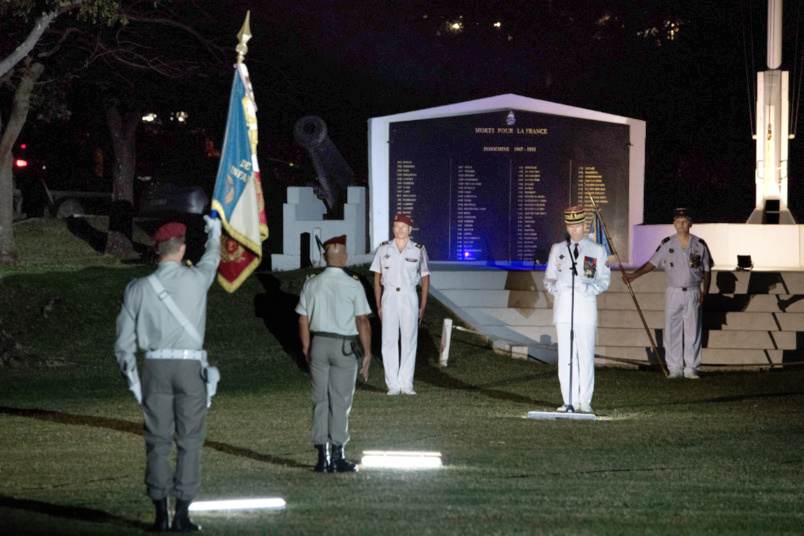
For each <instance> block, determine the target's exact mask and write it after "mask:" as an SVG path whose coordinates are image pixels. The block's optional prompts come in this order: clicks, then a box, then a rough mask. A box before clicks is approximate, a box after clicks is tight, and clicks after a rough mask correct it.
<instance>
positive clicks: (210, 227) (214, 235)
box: [204, 216, 223, 240]
mask: <svg viewBox="0 0 804 536" xmlns="http://www.w3.org/2000/svg"><path fill="white" fill-rule="evenodd" d="M204 221H205V222H207V224H206V225H205V226H204V231H206V233H207V234H208V235H209V237H210V238H211V239H213V240H220V239H221V233H222V228H223V224H222V223H221V220H220V218H212V217H210V216H204Z"/></svg>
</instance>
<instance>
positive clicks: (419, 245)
mask: <svg viewBox="0 0 804 536" xmlns="http://www.w3.org/2000/svg"><path fill="white" fill-rule="evenodd" d="M416 247H417V248H419V249H424V244H416Z"/></svg>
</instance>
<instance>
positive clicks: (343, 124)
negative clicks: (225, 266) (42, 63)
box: [24, 0, 804, 251]
mask: <svg viewBox="0 0 804 536" xmlns="http://www.w3.org/2000/svg"><path fill="white" fill-rule="evenodd" d="M209 5H210V9H212V10H216V11H217V14H216V16H217V19H216V20H217V21H218V24H217V27H216V28H215V31H216V32H218V33H219V35H218V37H219V38H220V40H221V42H223V43H230V46H231V57H232V62H234V58H235V53H234V46H235V44H236V43H237V38H236V35H237V32H238V31H239V29H240V27H241V25H242V23H243V19H244V16H245V12H246V10H247V9H250V10H251V30H252V34H253V38H252V39H251V41H249V43H248V47H249V51H248V54H247V56H246V63H247V65H248V67H249V70H250V72H251V78H252V82H253V84H254V89H255V93H256V99H257V104H258V106H259V110H258V120H259V128H260V146H259V155H260V164H261V167H262V176H263V183H264V189H265V193H266V207H267V209H268V211H269V220H270V223H271V225H272V231H271V238H270V239H269V243H268V244H267V247H269V248H270V249H271V250H272V251H276V250H277V248H276V244H277V243H276V240H277V238H278V236H277V235H278V233H277V232H276V224H277V222H279V221H281V205H282V203H283V202H284V199H285V189H286V187H287V186H289V185H306V184H309V183H311V182H313V181H314V180H315V173H314V172H313V170H312V166H311V165H310V162H309V158H308V157H307V156H306V154H305V152H304V150H303V149H302V148H301V147H299V146H298V145H297V144H296V143H295V142H294V141H293V135H292V128H293V124H294V123H295V122H296V121H297V120H298V119H299V118H301V117H303V116H305V115H309V114H315V115H319V116H320V117H322V118H323V119H324V120H325V121H326V123H327V125H328V131H329V136H330V138H331V139H332V140H333V142H334V143H335V145H336V146H337V147H338V148H339V150H340V152H341V153H342V155H343V156H344V158H345V159H346V161H347V162H348V163H349V165H350V166H351V167H352V169H353V170H354V172H355V175H356V180H357V182H358V183H360V184H366V185H367V184H368V176H367V175H368V171H367V163H368V158H367V121H368V119H369V118H371V117H376V116H384V115H390V114H395V113H401V112H405V111H409V110H415V109H421V108H427V107H433V106H440V105H445V104H449V103H453V102H461V101H466V100H471V99H477V98H483V97H489V96H493V95H499V94H504V93H514V94H518V95H523V96H526V97H531V98H537V99H542V100H547V101H552V102H557V103H562V104H567V105H572V106H578V107H582V108H588V109H593V110H599V111H602V112H606V113H610V114H616V115H621V116H626V117H633V118H636V119H641V120H644V121H646V123H647V147H646V152H647V154H646V171H645V199H644V206H645V214H644V221H645V223H648V224H655V223H667V222H669V221H671V218H672V209H673V208H674V207H676V206H686V207H688V208H690V209H691V211H692V212H693V215H694V216H695V219H696V221H698V222H733V223H743V222H745V221H746V220H747V218H748V216H749V214H750V213H751V210H752V208H753V204H754V195H755V187H754V154H755V148H754V140H753V139H752V133H753V129H754V125H753V122H754V115H755V113H754V109H753V108H754V99H755V86H756V82H755V80H756V71H759V70H763V69H765V68H766V66H765V27H766V10H767V7H766V3H765V2H762V1H757V0H726V1H722V2H720V1H718V2H714V1H712V2H710V1H698V0H695V1H693V0H673V1H662V0H646V1H641V2H633V1H627V0H597V1H594V0H587V1H582V0H578V1H557V0H531V1H494V0H489V1H473V2H456V1H448V2H416V1H404V0H396V1H389V0H379V1H351V0H342V1H334V0H331V1H323V0H313V1H298V0H296V1H291V0H271V1H244V0H225V1H220V2H215V3H210V4H209ZM800 10H801V3H800V2H791V1H788V2H785V4H784V27H783V38H784V43H783V44H784V51H783V63H782V67H781V68H782V69H784V70H788V71H790V73H791V79H790V88H791V95H790V101H791V105H790V109H791V116H792V117H791V123H790V125H791V129H792V130H793V131H794V132H795V130H796V129H797V126H798V110H799V108H800V92H801V85H802V84H801V73H802V48H804V40H802V39H799V36H798V32H799V30H800V26H801V24H800V20H801V19H800ZM495 23H499V26H495V25H494V24H495ZM454 24H460V25H461V27H460V30H459V31H455V30H453V29H451V28H452V25H454ZM221 36H222V37H221ZM226 36H231V41H228V40H227V39H226ZM230 84H231V71H229V74H227V75H226V76H217V77H211V78H210V79H208V80H207V81H205V82H204V83H203V88H199V92H201V93H203V94H204V95H206V96H208V97H207V98H206V100H204V101H203V102H202V106H200V107H198V106H197V107H196V108H197V109H196V110H195V112H194V115H193V116H191V118H192V119H191V121H190V123H192V124H193V127H192V128H193V129H194V135H192V136H187V137H184V138H182V137H180V136H176V135H174V134H172V133H170V132H167V133H165V132H150V133H147V135H142V136H141V142H140V145H141V147H138V151H139V153H138V154H139V156H140V157H141V161H142V163H143V166H146V165H147V164H148V163H149V162H150V163H153V162H158V163H160V164H161V163H162V162H164V161H170V163H171V165H172V167H171V168H170V169H179V170H181V169H192V170H193V171H192V173H191V174H185V175H186V176H185V177H180V176H179V175H181V172H177V173H169V175H170V176H171V178H172V179H175V180H177V181H179V182H180V181H185V182H193V181H199V182H201V183H203V184H205V185H206V184H208V183H210V182H211V179H213V178H214V168H215V166H214V165H212V166H210V165H207V164H206V163H204V162H200V163H199V162H198V160H199V158H197V157H196V156H195V155H196V154H200V153H202V152H203V146H204V138H206V137H208V138H209V139H211V140H215V143H217V144H218V145H219V144H220V140H222V138H223V129H224V126H225V116H226V106H227V102H228V96H229V95H228V93H229V88H230ZM79 97H81V98H82V99H83V100H81V102H82V103H83V104H82V106H83V107H84V109H85V110H86V113H83V114H82V113H80V110H78V109H76V113H75V114H74V115H73V118H72V120H71V123H70V124H69V125H67V126H64V127H59V128H54V127H52V126H49V125H44V124H41V123H37V121H36V118H34V117H31V120H29V124H28V125H26V127H25V131H24V134H31V133H35V135H34V136H28V137H29V138H30V139H35V140H36V141H37V143H38V144H39V146H40V148H41V147H45V148H47V151H48V153H49V154H48V156H49V157H52V158H51V159H52V160H53V163H52V165H51V168H58V169H60V170H62V171H59V175H60V176H68V177H72V178H73V179H72V180H74V181H78V182H81V183H82V184H83V183H85V182H86V181H87V180H89V179H88V178H86V177H89V175H91V174H90V173H88V172H86V171H83V170H85V169H87V168H89V167H91V165H92V161H93V160H92V153H91V150H92V148H93V147H95V146H98V145H100V146H102V147H104V155H105V160H104V162H105V166H106V168H107V169H106V172H105V173H104V177H108V176H109V169H108V168H109V166H110V165H111V162H112V158H111V154H112V153H111V150H110V148H109V141H108V133H107V131H106V130H105V126H104V124H103V120H102V117H97V116H98V115H99V114H100V112H99V109H97V108H95V109H94V113H95V116H96V117H95V119H91V117H92V110H93V102H94V105H95V106H96V105H97V102H96V101H94V100H93V97H92V96H91V95H84V96H80V95H79ZM101 115H102V114H101ZM165 139H168V140H170V143H168V144H166V143H165V142H164V140H165ZM60 151H61V152H62V153H63V154H58V153H59V152H60ZM802 156H804V147H803V146H802V143H801V141H800V140H798V139H793V140H791V141H790V159H789V170H790V183H789V184H790V186H789V200H790V208H791V211H792V213H793V215H794V217H796V218H797V219H798V220H799V221H801V220H802V217H803V216H804V195H802V194H804V186H802V184H801V183H802V181H801V180H800V177H801V173H800V171H799V170H800V168H801V165H802ZM65 162H66V163H65ZM290 163H293V164H294V165H293V166H290ZM160 167H163V169H164V166H161V165H160ZM210 169H212V170H213V171H210ZM107 190H108V189H107Z"/></svg>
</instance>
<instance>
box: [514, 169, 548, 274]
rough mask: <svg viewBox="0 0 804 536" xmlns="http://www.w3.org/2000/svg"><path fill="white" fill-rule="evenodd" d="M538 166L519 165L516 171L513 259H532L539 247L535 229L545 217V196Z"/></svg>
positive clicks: (537, 234)
mask: <svg viewBox="0 0 804 536" xmlns="http://www.w3.org/2000/svg"><path fill="white" fill-rule="evenodd" d="M541 183H542V174H541V171H540V170H539V166H535V165H521V166H517V170H516V206H517V211H516V222H515V223H516V236H515V237H514V243H515V247H514V248H513V249H514V258H516V259H519V260H525V259H531V258H533V256H534V254H535V251H536V249H537V248H538V246H539V233H538V231H537V229H538V228H539V226H540V225H539V224H540V223H541V220H542V219H543V218H544V216H547V196H546V195H545V194H544V193H543V192H542V191H541V186H542V184H541Z"/></svg>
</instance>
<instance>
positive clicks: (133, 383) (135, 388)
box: [122, 363, 142, 405]
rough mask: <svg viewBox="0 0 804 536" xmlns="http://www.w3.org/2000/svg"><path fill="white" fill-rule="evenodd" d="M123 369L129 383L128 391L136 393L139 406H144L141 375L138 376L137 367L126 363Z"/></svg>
mask: <svg viewBox="0 0 804 536" xmlns="http://www.w3.org/2000/svg"><path fill="white" fill-rule="evenodd" d="M123 369H124V370H123V371H122V372H123V375H124V376H125V377H126V381H127V382H128V390H129V391H131V392H132V393H134V397H135V398H136V399H137V404H140V405H142V385H141V384H140V375H139V374H137V365H136V364H128V363H126V364H125V365H124V366H123Z"/></svg>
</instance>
